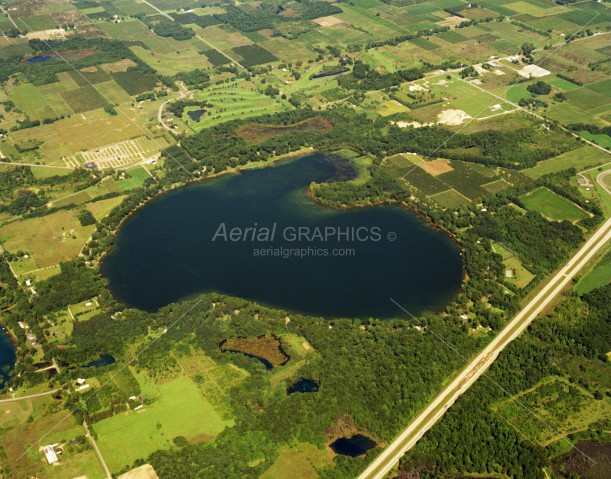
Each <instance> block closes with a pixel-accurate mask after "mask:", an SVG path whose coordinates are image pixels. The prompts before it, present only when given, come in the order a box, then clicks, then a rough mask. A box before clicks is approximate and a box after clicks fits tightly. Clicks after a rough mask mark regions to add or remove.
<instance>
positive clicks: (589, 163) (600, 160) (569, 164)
mask: <svg viewBox="0 0 611 479" xmlns="http://www.w3.org/2000/svg"><path fill="white" fill-rule="evenodd" d="M609 161H611V160H610V159H609V155H608V154H607V153H605V152H604V151H600V150H599V149H598V148H594V147H593V146H582V147H581V148H577V149H576V150H572V151H569V152H567V153H563V154H562V155H559V156H555V157H554V158H550V159H549V160H544V161H540V162H539V163H537V165H536V166H533V167H532V168H527V169H526V170H524V171H523V172H524V173H525V174H526V175H527V176H529V177H530V178H532V179H535V180H536V179H537V178H540V177H542V176H543V175H547V174H549V173H556V172H558V171H563V170H567V169H569V168H575V169H576V170H577V171H582V170H585V169H587V168H592V167H594V166H598V165H602V164H604V163H608V162H609Z"/></svg>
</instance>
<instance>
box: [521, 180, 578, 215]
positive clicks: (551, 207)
mask: <svg viewBox="0 0 611 479" xmlns="http://www.w3.org/2000/svg"><path fill="white" fill-rule="evenodd" d="M520 200H521V201H522V203H523V204H524V206H525V207H526V209H528V210H530V211H537V212H539V213H541V214H542V215H543V216H545V217H546V218H548V219H550V220H554V221H564V220H567V221H571V222H575V221H579V220H582V219H584V218H587V217H588V216H589V214H588V213H587V212H586V211H584V210H582V209H581V208H580V207H579V206H577V205H576V204H575V203H573V202H571V201H569V200H567V199H566V198H563V197H562V196H558V195H557V194H556V193H554V192H553V191H550V190H548V189H547V188H543V187H541V188H537V189H535V190H533V191H531V192H529V193H527V194H525V195H522V196H521V197H520Z"/></svg>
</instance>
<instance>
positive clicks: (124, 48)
mask: <svg viewBox="0 0 611 479" xmlns="http://www.w3.org/2000/svg"><path fill="white" fill-rule="evenodd" d="M133 45H140V46H142V47H144V48H146V46H145V45H144V44H142V43H141V42H130V41H123V40H121V41H120V40H109V39H106V38H93V39H85V38H81V37H74V38H70V39H68V40H44V41H43V40H29V41H28V47H29V49H30V51H31V52H32V54H33V55H42V54H45V53H54V52H59V53H62V52H74V51H79V50H84V51H87V54H84V55H83V57H82V58H80V59H71V60H70V63H67V62H65V61H63V60H61V59H50V60H48V61H46V62H44V63H28V62H27V61H22V60H24V59H25V58H26V57H24V55H23V54H22V53H18V52H11V53H8V54H6V56H4V57H3V58H2V62H0V82H5V81H6V80H7V79H8V77H9V76H10V75H13V74H15V73H18V72H21V73H23V74H24V75H25V77H26V78H27V80H28V81H29V82H30V83H33V84H34V85H45V84H47V83H53V82H56V81H58V80H57V76H56V75H57V73H60V72H66V71H73V70H74V69H79V70H80V69H83V68H86V67H91V66H97V65H100V64H102V63H112V62H116V61H118V60H123V59H130V60H132V61H133V62H134V63H135V64H136V66H135V67H132V68H133V69H136V70H138V71H140V72H142V73H154V70H153V69H152V68H151V67H149V66H148V65H147V64H146V63H144V62H143V61H142V60H140V58H138V57H137V56H136V55H135V54H134V53H133V52H132V51H131V50H130V49H129V47H130V46H133ZM89 50H91V52H88V51H89Z"/></svg>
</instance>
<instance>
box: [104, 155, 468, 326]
mask: <svg viewBox="0 0 611 479" xmlns="http://www.w3.org/2000/svg"><path fill="white" fill-rule="evenodd" d="M336 161H337V160H333V161H332V160H330V159H328V158H326V157H325V156H323V155H321V154H312V155H308V156H303V157H300V158H297V159H294V160H290V161H284V162H280V163H277V164H275V165H270V166H268V167H265V168H260V169H253V170H246V171H243V172H241V173H239V174H231V175H224V176H221V177H218V178H215V179H211V180H207V181H204V182H200V183H198V184H194V185H190V186H188V187H184V188H180V189H177V190H174V191H172V192H170V193H167V194H165V195H162V196H160V197H159V198H157V199H155V200H153V201H151V202H150V203H149V204H147V205H146V206H145V207H144V208H142V209H141V210H139V211H138V212H137V213H136V214H134V215H133V216H132V217H131V218H130V219H129V220H128V221H127V222H126V223H125V224H124V225H123V226H122V227H121V229H120V231H119V232H118V234H117V237H116V242H115V246H114V248H113V249H112V250H111V252H110V254H109V255H108V256H107V257H106V259H105V260H104V261H103V263H102V265H101V273H102V275H103V276H104V277H106V278H107V279H108V281H109V287H110V289H111V291H112V292H113V294H114V295H115V297H116V298H117V299H119V300H121V301H123V302H124V303H126V304H127V305H129V306H132V307H137V308H140V309H143V310H147V311H155V310H157V309H158V308H160V307H162V306H165V305H167V304H169V303H171V302H173V301H177V300H179V299H181V298H185V297H188V296H191V295H194V294H196V293H201V292H212V291H216V292H220V293H224V294H228V295H233V296H237V297H241V298H246V299H249V300H252V301H256V302H258V303H260V304H263V305H267V306H273V307H277V308H283V309H286V310H288V311H289V312H302V313H307V314H312V315H321V316H324V317H328V318H333V317H356V318H368V317H378V318H385V317H393V316H403V314H401V313H402V312H401V311H400V310H399V309H398V308H397V307H396V306H395V305H394V304H392V303H391V301H390V299H389V298H393V299H395V300H396V301H397V302H399V303H400V304H402V305H403V306H404V307H405V308H406V309H407V310H409V311H410V312H412V313H413V314H417V313H421V312H423V311H427V310H440V309H442V308H443V307H444V306H445V305H446V304H447V303H448V302H449V301H451V299H452V298H453V296H454V294H456V292H457V291H458V289H459V287H460V283H461V280H462V260H461V256H460V253H459V250H458V248H457V246H456V244H455V243H454V241H453V240H452V239H451V238H450V237H449V236H448V235H446V234H444V233H442V232H440V231H437V230H435V229H433V228H432V227H431V226H430V225H429V224H427V223H426V222H425V221H423V220H422V219H421V218H420V217H419V216H418V215H416V214H415V213H413V212H412V211H410V210H408V209H407V208H404V207H400V206H392V205H385V206H378V207H372V208H356V209H350V210H334V209H330V208H326V207H323V206H321V205H319V204H317V203H315V202H313V201H312V200H310V199H309V198H308V196H307V194H306V193H307V188H308V186H309V184H310V183H311V182H313V181H314V182H319V183H320V182H324V181H333V180H337V179H338V171H343V170H345V168H340V167H338V165H337V163H336ZM343 166H345V164H344V165H343ZM234 233H240V234H239V235H238V234H234ZM325 251H326V254H325Z"/></svg>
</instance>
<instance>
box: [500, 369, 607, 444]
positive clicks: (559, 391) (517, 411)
mask: <svg viewBox="0 0 611 479" xmlns="http://www.w3.org/2000/svg"><path fill="white" fill-rule="evenodd" d="M518 399H519V401H520V403H519V404H518V403H517V401H516V399H510V400H508V401H506V402H504V403H502V404H501V405H500V406H499V407H498V410H497V412H499V413H500V414H501V415H502V416H503V417H504V418H505V419H506V420H507V422H508V423H509V424H511V425H512V426H513V427H514V428H516V429H517V430H518V431H520V432H521V433H522V434H524V435H525V436H526V437H528V438H529V439H530V440H532V441H534V442H536V443H538V444H541V445H547V444H550V443H552V442H554V441H558V440H559V439H562V438H563V437H565V436H566V435H568V434H570V433H572V432H575V431H580V430H582V429H583V428H585V427H587V426H588V425H589V424H592V423H593V422H596V421H598V420H599V419H603V418H605V417H608V415H609V414H610V413H611V400H610V399H609V398H606V399H603V400H600V401H597V400H595V399H594V398H593V397H592V396H591V394H590V393H589V392H587V391H586V390H585V389H582V388H581V387H579V386H576V385H573V384H571V383H568V382H566V381H565V380H563V379H560V378H552V379H551V380H547V381H545V382H543V383H542V384H540V385H539V386H537V387H536V388H535V389H533V390H529V391H527V392H525V393H523V394H521V395H519V396H518ZM532 412H534V413H535V414H532ZM556 431H558V432H559V433H560V434H558V433H557V432H556Z"/></svg>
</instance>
